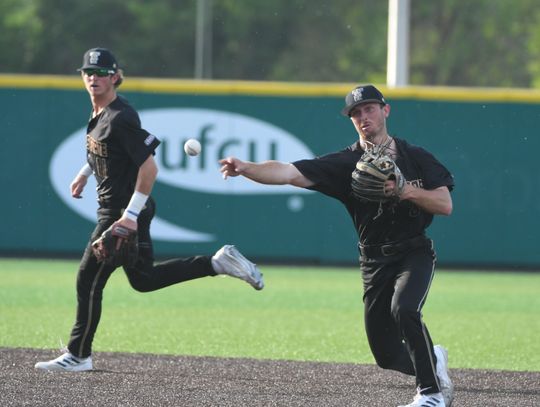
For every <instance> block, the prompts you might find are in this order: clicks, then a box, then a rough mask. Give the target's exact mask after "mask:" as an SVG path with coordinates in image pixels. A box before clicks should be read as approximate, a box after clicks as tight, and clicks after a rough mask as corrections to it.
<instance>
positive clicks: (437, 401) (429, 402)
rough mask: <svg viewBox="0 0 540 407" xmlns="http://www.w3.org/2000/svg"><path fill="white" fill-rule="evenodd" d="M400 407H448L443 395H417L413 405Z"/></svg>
mask: <svg viewBox="0 0 540 407" xmlns="http://www.w3.org/2000/svg"><path fill="white" fill-rule="evenodd" d="M399 407H446V405H445V404H444V397H443V395H442V393H433V394H420V393H418V394H416V396H415V397H414V400H413V402H412V403H411V404H407V405H405V406H399Z"/></svg>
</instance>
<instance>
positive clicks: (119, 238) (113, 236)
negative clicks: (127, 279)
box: [92, 223, 139, 267]
mask: <svg viewBox="0 0 540 407" xmlns="http://www.w3.org/2000/svg"><path fill="white" fill-rule="evenodd" d="M92 251H93V252H94V255H95V256H96V258H97V259H98V261H100V262H103V263H105V264H107V265H110V266H114V267H120V266H126V267H132V266H134V265H135V262H136V261H137V257H138V256H139V245H138V239H137V231H136V230H132V229H128V228H126V227H124V226H121V225H118V224H116V223H113V224H112V225H111V226H110V227H109V228H108V229H107V230H105V231H104V232H103V233H102V234H101V237H99V238H98V239H97V240H95V241H94V242H93V243H92Z"/></svg>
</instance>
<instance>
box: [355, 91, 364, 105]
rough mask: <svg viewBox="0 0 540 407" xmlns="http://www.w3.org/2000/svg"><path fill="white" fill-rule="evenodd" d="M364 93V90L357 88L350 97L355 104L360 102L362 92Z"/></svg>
mask: <svg viewBox="0 0 540 407" xmlns="http://www.w3.org/2000/svg"><path fill="white" fill-rule="evenodd" d="M363 91H364V88H357V89H355V90H353V91H352V97H353V99H354V101H355V102H358V101H359V100H362V92H363Z"/></svg>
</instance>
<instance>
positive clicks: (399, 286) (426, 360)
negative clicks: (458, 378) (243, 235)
mask: <svg viewBox="0 0 540 407" xmlns="http://www.w3.org/2000/svg"><path fill="white" fill-rule="evenodd" d="M434 266H435V255H434V253H433V251H432V249H431V247H429V246H425V247H421V248H418V249H416V250H414V251H412V252H411V253H409V254H408V255H406V256H404V257H403V259H402V262H401V272H400V273H399V275H398V276H397V279H396V286H395V294H394V297H393V299H392V308H391V309H392V315H393V317H394V319H395V321H396V324H397V325H398V327H399V331H400V334H401V336H402V337H403V338H404V339H405V344H406V346H407V349H408V351H409V354H410V358H411V360H412V362H413V365H414V368H415V371H416V384H417V387H418V389H419V393H421V394H433V393H439V392H440V387H439V381H438V378H437V373H436V358H435V354H434V351H433V343H432V341H431V337H430V335H429V331H428V329H427V327H426V325H425V324H424V322H423V320H422V312H421V311H422V307H423V305H424V303H425V301H426V297H427V294H428V292H429V288H430V285H431V281H432V278H433V272H434Z"/></svg>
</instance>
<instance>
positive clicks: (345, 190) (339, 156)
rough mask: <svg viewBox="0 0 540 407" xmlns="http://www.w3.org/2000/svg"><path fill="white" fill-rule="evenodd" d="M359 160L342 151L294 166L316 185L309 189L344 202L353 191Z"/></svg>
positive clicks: (303, 161) (353, 154)
mask: <svg viewBox="0 0 540 407" xmlns="http://www.w3.org/2000/svg"><path fill="white" fill-rule="evenodd" d="M357 160H358V158H357V157H356V154H355V153H353V152H351V151H340V152H337V153H331V154H327V155H324V156H322V157H317V158H313V159H308V160H299V161H295V162H293V163H292V164H293V165H294V166H295V167H296V168H297V169H298V171H300V172H301V173H302V175H304V176H305V177H306V178H308V179H309V180H310V181H312V182H313V183H314V185H313V186H312V187H310V188H309V189H312V190H314V191H318V192H321V193H323V194H325V195H328V196H330V197H333V198H336V199H339V200H340V201H344V200H345V199H346V198H347V197H348V196H349V194H350V191H351V174H352V172H353V170H354V166H355V164H356V161H357Z"/></svg>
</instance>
